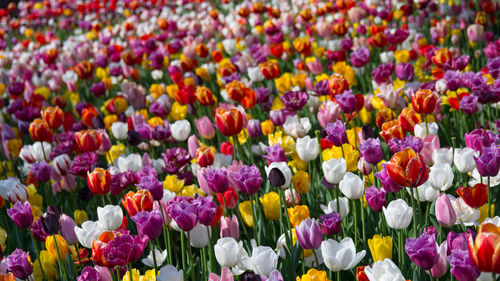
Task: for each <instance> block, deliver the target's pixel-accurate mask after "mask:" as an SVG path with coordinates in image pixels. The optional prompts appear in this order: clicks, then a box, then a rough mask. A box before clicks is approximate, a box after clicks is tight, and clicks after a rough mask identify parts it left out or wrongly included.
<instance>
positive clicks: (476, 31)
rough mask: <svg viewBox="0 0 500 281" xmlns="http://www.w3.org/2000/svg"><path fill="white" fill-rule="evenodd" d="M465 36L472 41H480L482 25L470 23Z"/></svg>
mask: <svg viewBox="0 0 500 281" xmlns="http://www.w3.org/2000/svg"><path fill="white" fill-rule="evenodd" d="M467 37H468V38H469V40H470V41H472V42H475V43H477V42H480V41H483V40H484V26H482V25H480V24H471V25H469V27H468V28H467Z"/></svg>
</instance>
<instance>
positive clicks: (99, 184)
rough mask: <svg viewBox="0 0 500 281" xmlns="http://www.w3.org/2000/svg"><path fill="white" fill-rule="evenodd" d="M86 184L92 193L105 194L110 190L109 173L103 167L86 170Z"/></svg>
mask: <svg viewBox="0 0 500 281" xmlns="http://www.w3.org/2000/svg"><path fill="white" fill-rule="evenodd" d="M87 184H88V185H89V189H90V191H92V193H94V194H101V195H102V194H107V193H108V192H109V191H110V190H111V174H110V173H109V171H108V170H104V169H103V168H95V169H94V170H93V171H92V172H87Z"/></svg>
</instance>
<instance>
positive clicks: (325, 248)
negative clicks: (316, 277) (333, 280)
mask: <svg viewBox="0 0 500 281" xmlns="http://www.w3.org/2000/svg"><path fill="white" fill-rule="evenodd" d="M321 254H322V256H323V261H324V263H325V265H326V267H328V269H330V270H331V271H333V272H338V271H341V270H349V269H351V268H353V267H355V266H356V265H357V264H358V263H359V262H360V261H361V260H362V259H363V257H364V256H365V254H366V251H365V250H362V251H361V252H359V253H356V247H355V246H354V242H353V241H352V238H351V237H347V238H344V239H343V240H342V241H340V243H339V242H337V241H335V240H333V239H328V240H325V241H323V242H322V243H321Z"/></svg>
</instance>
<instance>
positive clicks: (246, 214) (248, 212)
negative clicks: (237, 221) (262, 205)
mask: <svg viewBox="0 0 500 281" xmlns="http://www.w3.org/2000/svg"><path fill="white" fill-rule="evenodd" d="M239 208H240V215H241V218H242V219H243V222H244V223H245V224H246V225H247V226H248V227H253V216H252V205H250V201H248V200H247V201H243V202H241V203H240V206H239Z"/></svg>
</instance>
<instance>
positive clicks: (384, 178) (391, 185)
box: [375, 165, 401, 193]
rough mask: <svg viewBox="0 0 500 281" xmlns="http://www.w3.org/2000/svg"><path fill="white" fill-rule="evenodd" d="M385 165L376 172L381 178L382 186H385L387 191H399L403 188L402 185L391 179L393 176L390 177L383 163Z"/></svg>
mask: <svg viewBox="0 0 500 281" xmlns="http://www.w3.org/2000/svg"><path fill="white" fill-rule="evenodd" d="M383 167H384V168H383V169H382V170H381V171H380V172H377V173H375V176H376V177H377V178H378V179H379V180H380V183H381V184H382V188H384V189H385V191H386V192H389V193H391V192H399V191H400V190H401V186H399V185H398V184H397V183H395V182H394V181H393V180H392V179H391V177H389V174H387V170H386V168H385V165H383Z"/></svg>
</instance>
